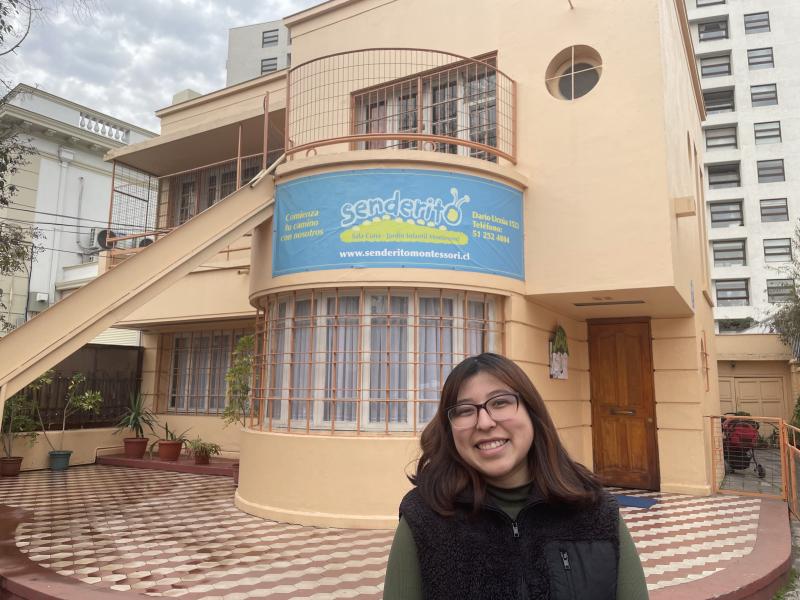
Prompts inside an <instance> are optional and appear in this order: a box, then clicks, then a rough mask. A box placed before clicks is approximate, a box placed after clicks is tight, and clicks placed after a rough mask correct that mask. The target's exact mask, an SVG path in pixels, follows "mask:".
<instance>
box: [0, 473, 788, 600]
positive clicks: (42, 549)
mask: <svg viewBox="0 0 800 600" xmlns="http://www.w3.org/2000/svg"><path fill="white" fill-rule="evenodd" d="M233 493H234V487H233V484H232V482H231V480H230V479H228V478H226V477H212V476H206V475H193V474H186V473H168V472H160V471H142V470H134V469H126V468H122V467H111V466H102V465H95V466H87V467H73V468H71V469H69V470H68V471H66V472H64V473H52V472H49V471H40V472H33V473H25V474H22V475H21V476H20V477H18V478H2V479H0V504H5V505H10V506H14V507H19V508H23V509H26V510H29V511H32V512H33V519H32V520H31V521H30V522H26V523H22V524H20V525H19V527H18V528H17V532H16V546H17V548H18V549H19V550H20V551H21V552H23V553H24V554H25V555H27V557H28V558H29V559H30V560H32V561H34V562H36V563H38V564H39V565H41V566H43V567H46V568H48V569H51V570H53V571H56V572H57V573H59V574H62V575H65V576H68V577H72V578H77V579H79V580H81V581H83V582H85V583H88V584H90V585H91V586H92V587H94V588H97V589H112V590H118V591H132V592H137V593H139V594H148V595H152V596H166V597H181V598H184V599H186V600H189V599H192V600H199V599H201V598H202V599H208V600H210V599H224V600H245V599H247V598H263V597H269V598H271V599H275V600H282V599H288V598H365V599H366V598H380V597H381V590H382V585H383V576H384V571H385V567H386V558H387V555H388V551H389V547H390V545H391V541H392V532H389V531H356V530H342V529H317V528H313V527H301V526H298V525H288V524H283V523H276V522H272V521H266V520H263V519H259V518H256V517H252V516H250V515H247V514H244V513H242V512H240V511H239V510H237V509H236V508H235V507H234V506H233ZM625 493H627V494H632V492H630V491H628V492H625ZM635 495H643V496H651V497H653V498H655V499H657V500H658V503H657V504H656V505H655V506H654V507H653V508H651V509H649V510H642V509H635V508H623V509H622V512H623V514H624V516H625V519H626V521H627V523H628V527H629V529H630V530H631V533H632V535H633V537H634V541H635V543H636V545H637V548H638V549H639V552H640V555H641V558H642V562H643V565H644V567H645V572H646V576H647V582H648V588H649V589H650V590H651V591H655V590H665V589H667V588H671V589H673V590H676V589H677V588H676V587H675V586H678V587H684V585H683V584H686V583H688V582H692V581H697V580H700V579H703V578H707V577H710V576H713V575H715V574H718V573H719V572H721V571H723V570H724V569H726V568H727V567H730V566H732V565H734V564H735V562H736V561H737V560H740V559H742V558H743V557H747V556H748V555H749V554H750V553H751V552H753V549H754V546H755V543H756V539H757V532H758V528H759V514H760V510H761V507H762V501H761V500H759V499H755V498H742V497H735V496H718V497H709V498H694V497H690V496H681V495H676V494H653V493H640V494H635ZM786 527H787V531H788V523H787V525H786ZM787 535H788V534H787ZM698 598H699V597H698Z"/></svg>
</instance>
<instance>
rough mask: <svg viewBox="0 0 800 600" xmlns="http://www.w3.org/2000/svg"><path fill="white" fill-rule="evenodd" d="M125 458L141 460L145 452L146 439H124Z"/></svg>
mask: <svg viewBox="0 0 800 600" xmlns="http://www.w3.org/2000/svg"><path fill="white" fill-rule="evenodd" d="M122 441H123V443H124V444H125V458H142V457H143V456H144V453H145V452H146V451H147V442H148V439H147V438H135V437H130V438H124V439H123V440H122Z"/></svg>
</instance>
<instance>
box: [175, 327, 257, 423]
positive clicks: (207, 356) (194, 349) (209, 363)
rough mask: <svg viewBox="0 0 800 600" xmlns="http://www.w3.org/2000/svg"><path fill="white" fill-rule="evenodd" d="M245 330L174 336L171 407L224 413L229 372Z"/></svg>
mask: <svg viewBox="0 0 800 600" xmlns="http://www.w3.org/2000/svg"><path fill="white" fill-rule="evenodd" d="M243 335H246V333H245V331H244V330H230V329H229V330H214V331H208V330H206V331H193V332H186V333H176V334H174V335H172V336H165V337H164V338H163V339H165V340H170V339H171V342H172V344H171V346H172V347H171V363H170V384H169V404H168V410H170V411H174V412H179V413H191V414H220V413H221V412H222V411H223V410H224V408H225V392H226V391H227V384H226V382H225V374H226V373H227V372H228V367H229V366H230V364H231V355H232V354H233V349H234V348H235V347H236V343H237V342H238V341H239V339H240V338H241V337H242V336H243Z"/></svg>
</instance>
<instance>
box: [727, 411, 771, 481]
mask: <svg viewBox="0 0 800 600" xmlns="http://www.w3.org/2000/svg"><path fill="white" fill-rule="evenodd" d="M725 414H726V415H730V416H731V417H734V418H727V419H726V418H725V417H722V454H723V456H724V458H725V473H726V474H728V475H730V474H731V473H734V472H736V471H743V470H744V469H747V468H749V467H750V465H751V464H753V465H754V466H755V468H754V470H755V472H756V475H758V477H759V479H764V477H765V475H766V471H765V470H764V467H763V466H761V464H760V463H759V462H758V460H757V459H756V447H757V446H758V428H759V423H758V421H751V420H748V419H742V418H740V417H737V416H736V415H735V413H725Z"/></svg>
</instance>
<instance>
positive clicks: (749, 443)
mask: <svg viewBox="0 0 800 600" xmlns="http://www.w3.org/2000/svg"><path fill="white" fill-rule="evenodd" d="M709 421H710V427H711V469H712V489H713V492H714V493H717V494H736V495H739V496H758V497H760V498H772V499H776V500H784V501H786V502H788V504H789V508H790V510H791V512H792V514H793V515H794V516H795V518H800V495H798V491H797V484H798V482H800V471H798V469H800V428H797V427H794V426H792V425H789V424H788V423H786V422H785V421H784V420H783V419H779V418H775V417H751V416H749V415H742V414H739V415H733V414H727V415H722V416H712V417H709Z"/></svg>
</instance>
